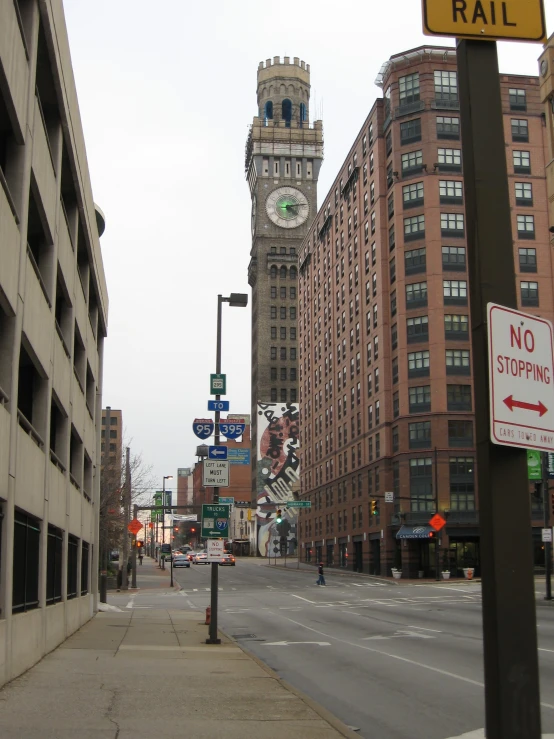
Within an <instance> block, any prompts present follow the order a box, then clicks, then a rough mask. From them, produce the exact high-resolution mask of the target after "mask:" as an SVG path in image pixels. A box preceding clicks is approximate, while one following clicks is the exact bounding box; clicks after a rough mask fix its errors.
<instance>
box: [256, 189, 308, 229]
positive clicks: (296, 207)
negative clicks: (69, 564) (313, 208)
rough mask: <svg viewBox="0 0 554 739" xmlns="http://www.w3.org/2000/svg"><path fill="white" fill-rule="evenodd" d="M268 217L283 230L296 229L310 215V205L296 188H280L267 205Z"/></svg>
mask: <svg viewBox="0 0 554 739" xmlns="http://www.w3.org/2000/svg"><path fill="white" fill-rule="evenodd" d="M265 209H266V211H267V215H268V216H269V217H270V218H271V220H272V221H273V223H275V224H277V226H280V227H281V228H296V227H297V226H300V225H302V223H304V222H305V221H306V220H307V218H308V216H309V214H310V204H309V203H308V200H307V198H306V196H305V195H304V193H303V192H301V191H300V190H297V189H296V188H295V187H278V188H277V189H276V190H273V192H272V193H271V194H270V195H269V197H268V198H267V200H266V203H265Z"/></svg>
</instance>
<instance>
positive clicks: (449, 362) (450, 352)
mask: <svg viewBox="0 0 554 739" xmlns="http://www.w3.org/2000/svg"><path fill="white" fill-rule="evenodd" d="M470 373H471V369H470V364H469V349H447V350H446V374H447V375H469V374H470Z"/></svg>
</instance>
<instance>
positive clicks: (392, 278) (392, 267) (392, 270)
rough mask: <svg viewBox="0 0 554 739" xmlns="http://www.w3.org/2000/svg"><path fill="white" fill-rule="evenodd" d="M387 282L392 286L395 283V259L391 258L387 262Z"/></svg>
mask: <svg viewBox="0 0 554 739" xmlns="http://www.w3.org/2000/svg"><path fill="white" fill-rule="evenodd" d="M389 280H390V284H391V285H392V284H393V283H394V282H396V258H395V257H393V258H392V259H391V260H390V262H389Z"/></svg>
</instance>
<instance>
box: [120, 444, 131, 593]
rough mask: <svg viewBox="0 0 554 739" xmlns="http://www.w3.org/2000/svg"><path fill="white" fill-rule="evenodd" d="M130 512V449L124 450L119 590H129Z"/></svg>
mask: <svg viewBox="0 0 554 739" xmlns="http://www.w3.org/2000/svg"><path fill="white" fill-rule="evenodd" d="M130 512H131V449H130V447H127V448H126V449H125V485H124V486H123V562H122V563H121V567H122V570H121V576H122V577H121V589H122V590H128V589H129V577H128V573H127V562H128V561H129V529H128V528H127V526H128V525H129V523H130Z"/></svg>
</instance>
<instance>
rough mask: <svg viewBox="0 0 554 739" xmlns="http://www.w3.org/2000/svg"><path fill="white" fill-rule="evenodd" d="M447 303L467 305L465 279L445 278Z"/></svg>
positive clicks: (444, 285) (445, 299)
mask: <svg viewBox="0 0 554 739" xmlns="http://www.w3.org/2000/svg"><path fill="white" fill-rule="evenodd" d="M442 286H443V295H444V304H445V305H467V282H466V281H465V280H443V281H442Z"/></svg>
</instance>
